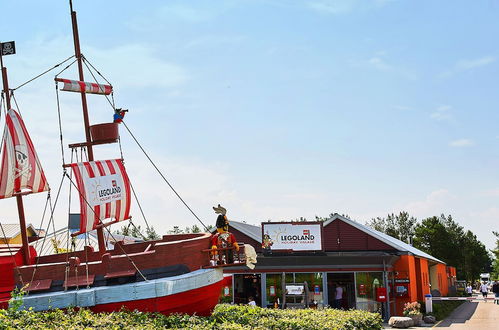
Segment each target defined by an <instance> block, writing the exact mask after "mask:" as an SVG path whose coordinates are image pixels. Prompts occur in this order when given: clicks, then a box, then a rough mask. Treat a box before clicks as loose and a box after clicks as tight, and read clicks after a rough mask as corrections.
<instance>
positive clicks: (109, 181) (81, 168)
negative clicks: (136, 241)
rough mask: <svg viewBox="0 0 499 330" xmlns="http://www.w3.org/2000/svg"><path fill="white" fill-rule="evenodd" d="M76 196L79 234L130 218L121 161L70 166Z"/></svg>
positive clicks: (103, 161)
mask: <svg viewBox="0 0 499 330" xmlns="http://www.w3.org/2000/svg"><path fill="white" fill-rule="evenodd" d="M71 169H72V170H73V174H74V176H75V179H76V183H77V186H78V190H79V193H80V208H81V218H80V231H79V233H85V232H87V231H91V230H93V229H96V228H97V227H98V225H99V224H100V223H102V224H103V223H104V220H106V219H111V222H114V221H122V220H127V219H129V218H130V181H129V179H128V175H127V173H126V171H125V167H124V166H123V161H122V160H121V159H112V160H101V161H93V162H83V163H74V164H71Z"/></svg>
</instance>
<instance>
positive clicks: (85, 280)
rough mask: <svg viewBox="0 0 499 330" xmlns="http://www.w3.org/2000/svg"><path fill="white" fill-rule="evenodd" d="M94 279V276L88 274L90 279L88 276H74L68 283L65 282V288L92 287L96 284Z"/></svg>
mask: <svg viewBox="0 0 499 330" xmlns="http://www.w3.org/2000/svg"><path fill="white" fill-rule="evenodd" d="M94 279H95V275H94V274H88V277H87V275H80V276H78V277H75V276H72V277H70V278H69V279H68V280H67V281H64V284H63V287H65V288H71V287H75V286H87V285H92V284H94Z"/></svg>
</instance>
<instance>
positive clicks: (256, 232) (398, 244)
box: [229, 214, 445, 264]
mask: <svg viewBox="0 0 499 330" xmlns="http://www.w3.org/2000/svg"><path fill="white" fill-rule="evenodd" d="M337 220H341V221H344V222H346V223H348V224H349V225H351V226H353V227H355V228H357V229H359V230H361V231H363V232H365V233H366V234H368V235H370V236H372V237H374V238H377V239H379V240H380V241H382V242H384V243H386V244H388V245H390V246H392V247H393V248H394V249H396V250H398V251H400V252H409V253H411V254H413V255H415V256H418V257H422V258H426V259H428V260H431V261H434V262H438V263H442V264H445V262H443V261H442V260H439V259H437V258H435V257H433V256H431V255H429V254H428V253H426V252H423V251H421V250H419V249H417V248H415V247H414V246H412V245H409V244H407V243H405V242H402V241H401V240H399V239H396V238H394V237H391V236H390V235H387V234H385V233H382V232H379V231H377V230H375V229H373V228H371V227H369V226H367V225H363V224H360V223H358V222H356V221H354V220H352V219H348V218H346V217H344V216H341V215H339V214H335V215H333V216H332V217H331V218H329V219H328V220H326V221H325V222H324V224H323V225H324V227H325V226H327V225H329V224H330V223H332V222H334V221H337ZM229 226H231V227H232V228H234V229H236V230H238V231H240V232H241V233H243V234H245V235H247V236H249V237H251V238H252V239H254V240H255V241H257V242H261V241H262V228H261V226H255V225H250V224H247V223H243V222H237V221H232V220H231V221H230V223H229Z"/></svg>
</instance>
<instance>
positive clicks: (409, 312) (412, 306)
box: [404, 301, 423, 326]
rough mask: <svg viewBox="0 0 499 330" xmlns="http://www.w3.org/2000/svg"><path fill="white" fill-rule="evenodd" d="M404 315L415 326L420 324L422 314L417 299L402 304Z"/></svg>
mask: <svg viewBox="0 0 499 330" xmlns="http://www.w3.org/2000/svg"><path fill="white" fill-rule="evenodd" d="M404 316H407V317H410V318H411V319H412V321H413V322H414V325H415V326H418V325H421V321H422V320H423V314H422V313H421V304H420V303H418V302H417V301H414V302H409V303H405V304H404Z"/></svg>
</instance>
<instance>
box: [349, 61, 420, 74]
mask: <svg viewBox="0 0 499 330" xmlns="http://www.w3.org/2000/svg"><path fill="white" fill-rule="evenodd" d="M349 63H350V65H351V66H353V67H361V68H370V69H374V70H377V71H381V72H386V73H392V74H395V75H398V76H402V77H404V78H407V79H410V80H415V79H417V78H418V76H417V74H416V73H415V72H413V71H411V70H409V69H406V68H404V67H400V66H397V65H393V64H391V63H389V62H388V61H387V60H385V59H384V58H383V57H382V56H373V57H371V58H369V59H367V60H366V59H363V60H350V61H349Z"/></svg>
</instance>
